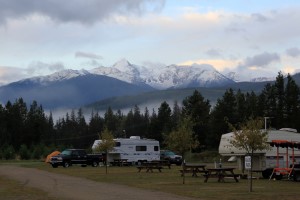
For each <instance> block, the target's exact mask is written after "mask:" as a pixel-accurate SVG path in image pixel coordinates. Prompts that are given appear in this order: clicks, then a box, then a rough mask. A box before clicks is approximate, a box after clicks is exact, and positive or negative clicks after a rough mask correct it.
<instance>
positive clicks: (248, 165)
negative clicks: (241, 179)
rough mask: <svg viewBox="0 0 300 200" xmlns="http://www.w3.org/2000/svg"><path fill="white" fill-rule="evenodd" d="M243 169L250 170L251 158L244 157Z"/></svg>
mask: <svg viewBox="0 0 300 200" xmlns="http://www.w3.org/2000/svg"><path fill="white" fill-rule="evenodd" d="M245 169H251V156H245Z"/></svg>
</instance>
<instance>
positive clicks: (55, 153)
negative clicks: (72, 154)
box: [45, 151, 60, 163]
mask: <svg viewBox="0 0 300 200" xmlns="http://www.w3.org/2000/svg"><path fill="white" fill-rule="evenodd" d="M58 154H60V152H59V151H53V152H52V153H50V154H49V155H48V156H47V158H46V160H45V162H46V163H49V162H50V159H51V157H53V156H56V155H58Z"/></svg>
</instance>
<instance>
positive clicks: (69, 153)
mask: <svg viewBox="0 0 300 200" xmlns="http://www.w3.org/2000/svg"><path fill="white" fill-rule="evenodd" d="M61 154H63V155H67V156H69V155H71V150H64V151H63V152H61Z"/></svg>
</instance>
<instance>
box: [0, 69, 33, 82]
mask: <svg viewBox="0 0 300 200" xmlns="http://www.w3.org/2000/svg"><path fill="white" fill-rule="evenodd" d="M26 74H27V73H26V71H25V70H24V69H22V68H18V67H5V66H0V85H4V84H7V83H10V82H14V81H18V80H20V79H23V78H24V77H26V76H27V77H29V76H28V75H26Z"/></svg>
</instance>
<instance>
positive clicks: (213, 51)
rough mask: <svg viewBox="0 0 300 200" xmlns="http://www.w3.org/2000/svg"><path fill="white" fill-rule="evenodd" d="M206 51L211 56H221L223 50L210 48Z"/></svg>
mask: <svg viewBox="0 0 300 200" xmlns="http://www.w3.org/2000/svg"><path fill="white" fill-rule="evenodd" d="M205 53H206V54H207V55H209V56H211V57H220V56H221V55H222V51H221V50H219V49H209V50H208V51H206V52H205Z"/></svg>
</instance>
